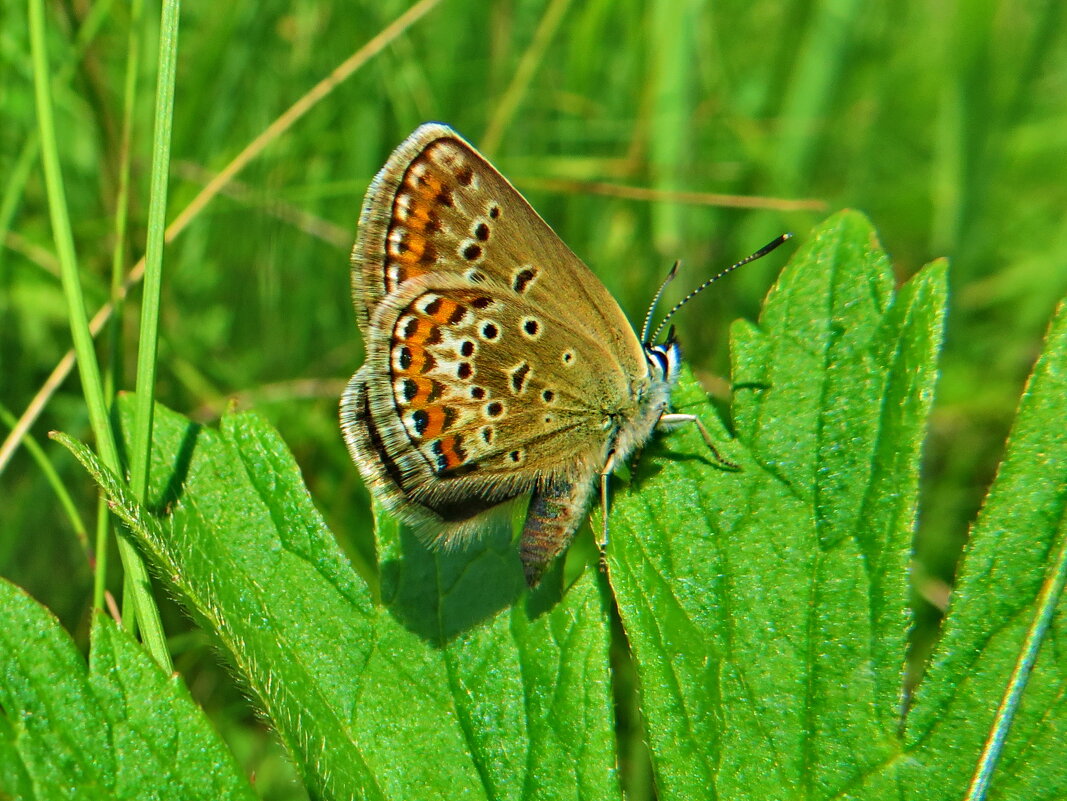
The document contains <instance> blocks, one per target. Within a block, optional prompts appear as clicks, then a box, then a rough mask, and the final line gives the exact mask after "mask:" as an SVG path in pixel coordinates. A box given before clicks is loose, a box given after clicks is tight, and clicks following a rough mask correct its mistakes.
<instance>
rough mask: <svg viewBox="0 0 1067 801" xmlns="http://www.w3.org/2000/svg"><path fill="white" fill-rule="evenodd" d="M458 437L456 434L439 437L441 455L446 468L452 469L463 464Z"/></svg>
mask: <svg viewBox="0 0 1067 801" xmlns="http://www.w3.org/2000/svg"><path fill="white" fill-rule="evenodd" d="M459 439H460V438H459V436H458V435H457V434H449V435H448V436H447V437H441V440H440V443H441V456H442V457H443V458H444V461H445V469H446V470H452V469H454V468H456V467H459V466H460V465H461V464H463V461H464V458H465V456H464V455H463V454H461V452H460V449H459Z"/></svg>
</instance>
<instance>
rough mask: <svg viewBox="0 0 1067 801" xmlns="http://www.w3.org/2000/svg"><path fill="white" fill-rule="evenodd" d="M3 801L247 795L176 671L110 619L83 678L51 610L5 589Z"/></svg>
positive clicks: (100, 626) (0, 699) (97, 626)
mask: <svg viewBox="0 0 1067 801" xmlns="http://www.w3.org/2000/svg"><path fill="white" fill-rule="evenodd" d="M0 617H2V618H3V621H4V624H3V626H0V676H2V677H3V679H2V680H0V710H2V711H3V715H2V716H0V796H2V797H3V798H18V799H26V801H30V799H40V801H53V799H62V798H72V799H74V798H76V799H100V800H101V801H112V800H113V799H131V801H132V800H133V799H138V800H139V799H145V798H154V799H160V800H161V801H162V800H163V799H175V800H176V801H177V800H178V799H191V798H204V799H208V798H215V799H234V801H236V799H253V798H255V797H256V794H255V793H254V792H252V788H251V787H250V786H249V784H248V783H247V781H246V780H245V779H244V777H243V776H242V775H241V773H240V771H239V770H238V768H237V765H236V763H235V762H234V759H233V757H232V756H231V755H230V753H229V751H227V749H226V746H225V744H224V743H223V742H222V741H221V740H220V739H219V736H218V734H216V732H215V730H214V729H213V728H212V727H211V724H210V723H209V722H208V720H207V718H206V717H205V716H204V714H203V712H202V711H201V710H200V708H199V707H198V706H197V705H196V704H195V703H194V702H193V700H192V699H191V698H190V697H189V691H188V690H186V688H185V684H184V682H183V681H182V680H181V678H180V677H179V676H177V675H173V676H168V675H167V674H166V673H164V672H163V671H162V670H160V668H159V666H158V665H157V664H156V663H155V662H153V661H152V659H151V658H150V657H149V656H148V654H146V653H145V651H144V649H143V648H141V646H139V645H138V644H137V643H135V642H134V641H133V640H132V639H131V638H130V636H129V635H128V634H127V633H126V632H123V631H121V630H120V629H119V628H118V627H117V626H116V625H115V624H114V623H113V622H112V621H111V620H110V619H108V618H106V617H104V616H102V615H101V616H97V617H96V618H95V619H94V620H93V632H92V656H91V658H90V660H89V666H88V670H87V669H86V665H85V660H84V659H83V658H82V656H81V654H79V653H78V650H77V648H75V646H74V643H73V642H72V641H71V639H70V637H69V636H68V635H67V633H66V632H65V631H64V630H63V628H62V627H61V626H60V625H59V622H58V621H57V620H56V619H55V618H54V617H52V615H51V614H49V612H48V611H47V610H46V609H44V608H43V607H41V606H40V605H39V604H37V603H36V602H35V601H33V600H32V599H31V598H29V597H28V596H27V595H26V594H25V593H24V592H22V591H21V590H19V589H18V588H17V587H14V586H12V585H11V584H9V583H8V582H6V581H0Z"/></svg>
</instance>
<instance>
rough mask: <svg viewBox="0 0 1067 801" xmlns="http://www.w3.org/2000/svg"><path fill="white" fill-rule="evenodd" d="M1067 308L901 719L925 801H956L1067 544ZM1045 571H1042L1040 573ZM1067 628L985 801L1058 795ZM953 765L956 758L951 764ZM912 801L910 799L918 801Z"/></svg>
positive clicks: (1053, 637)
mask: <svg viewBox="0 0 1067 801" xmlns="http://www.w3.org/2000/svg"><path fill="white" fill-rule="evenodd" d="M1064 421H1067V306H1062V305H1061V307H1060V308H1059V310H1058V313H1057V315H1056V317H1055V319H1054V320H1053V322H1052V325H1051V327H1050V329H1049V333H1048V336H1047V339H1046V344H1045V350H1044V354H1043V355H1042V356H1041V358H1040V359H1039V360H1038V362H1037V365H1036V367H1035V368H1034V372H1033V374H1032V375H1031V377H1030V380H1029V382H1028V384H1027V388H1026V391H1025V393H1024V394H1023V399H1022V402H1021V404H1020V406H1019V413H1018V416H1017V418H1016V421H1015V425H1014V427H1013V429H1012V433H1011V437H1010V438H1009V440H1008V448H1007V454H1006V456H1005V458H1004V462H1003V464H1002V465H1001V467H1000V470H999V472H998V474H997V478H996V481H994V483H993V486H992V487H991V488H990V490H989V494H988V495H987V496H986V501H985V505H984V507H983V509H982V513H981V515H980V516H979V518H978V521H977V522H976V523H975V525H974V528H973V529H972V531H971V538H970V542H969V546H968V549H967V552H966V554H965V556H964V560H963V564H962V566H961V568H960V571H959V575H958V580H957V583H956V589H955V592H954V593H953V597H952V603H951V606H950V609H949V615H948V619H947V620H946V622H945V626H944V633H943V636H942V638H941V641H940V642H939V644H938V646H937V650H936V651H935V653H934V655H933V657H932V661H931V664H930V667H929V672H928V674H927V676H926V677H925V679H924V680H923V681H922V683H921V684H920V685H919V688H918V691H917V693H916V698H915V704H914V707H913V709H912V710H911V713H910V714H909V715H908V725H907V731H906V740H907V748H908V751H909V753H910V754H912V755H913V760H912V761H910V762H909V763H908V770H909V772H914V773H916V774H920V776H921V777H922V778H924V779H925V780H927V781H928V782H929V787H928V788H927V790H928V792H927V793H926V794H925V795H924V796H923V797H924V798H929V799H939V798H953V799H955V798H962V797H963V794H964V790H965V789H966V787H967V783H968V781H969V780H970V777H971V773H972V771H973V768H974V755H977V753H978V751H979V749H980V748H981V747H982V745H983V742H984V741H985V739H986V736H987V735H988V733H989V730H990V723H991V721H992V719H993V713H994V711H995V710H996V708H997V704H998V703H999V702H1000V699H1001V695H1002V692H1003V690H1004V686H1005V684H1006V683H1007V681H1008V675H1009V672H1010V670H1011V668H1012V666H1013V664H1014V662H1015V660H1016V658H1017V656H1018V655H1019V652H1020V649H1021V647H1022V643H1023V640H1024V638H1025V637H1026V634H1027V630H1028V629H1029V628H1030V627H1031V626H1032V625H1033V622H1034V610H1035V604H1036V601H1037V596H1038V593H1039V592H1040V590H1041V587H1042V585H1043V584H1044V583H1045V582H1046V581H1047V580H1048V574H1049V572H1050V571H1051V570H1053V569H1057V568H1058V569H1060V570H1062V565H1059V564H1055V563H1054V557H1057V554H1058V558H1059V559H1061V560H1062V558H1063V554H1062V550H1063V548H1064V541H1065V539H1067V427H1065V426H1064ZM1050 565H1051V567H1050ZM1065 636H1067V621H1065V619H1064V613H1063V611H1062V610H1061V611H1060V612H1059V614H1058V615H1056V617H1055V618H1054V619H1053V622H1052V628H1051V631H1050V632H1049V633H1048V635H1047V641H1046V642H1045V644H1044V647H1043V648H1042V650H1041V652H1040V655H1039V657H1038V660H1037V664H1036V665H1035V666H1034V668H1033V672H1032V674H1031V675H1030V680H1029V683H1028V685H1027V688H1026V693H1025V695H1024V696H1023V700H1022V704H1021V706H1020V707H1019V709H1018V712H1017V714H1016V719H1015V723H1014V727H1013V729H1012V732H1011V736H1010V737H1009V738H1008V741H1007V745H1006V747H1005V749H1004V752H1003V754H1002V756H1001V760H1000V764H999V766H998V769H997V771H996V773H995V774H994V777H993V782H992V787H991V792H990V796H989V797H990V798H1013V799H1015V798H1017V799H1028V800H1029V799H1034V800H1035V801H1036V800H1037V799H1053V798H1062V797H1063V796H1064V794H1065V793H1067V656H1065V655H1064V653H1063V643H1064V641H1065V640H1064V638H1065ZM961 755H962V756H963V757H964V758H961ZM916 797H918V795H916Z"/></svg>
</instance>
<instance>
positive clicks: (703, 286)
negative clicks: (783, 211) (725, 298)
mask: <svg viewBox="0 0 1067 801" xmlns="http://www.w3.org/2000/svg"><path fill="white" fill-rule="evenodd" d="M792 238H793V235H792V234H782V235H781V236H780V237H778V238H777V239H775V240H774V241H773V242H768V243H767V244H766V245H764V246H763V247H761V248H760V249H759V250H757V251H756V252H755V253H753V254H752V255H751V256H746V257H745V258H743V259H741V261H739V262H737V263H736V264H731V265H730V266H729V267H727V268H726V269H725V270H723V271H722V272H721V273H719V274H718V275H713V276H712V277H711V278H709V279H708V280H707V281H705V282H704V283H703V284H701V285H700V286H698V287H697V288H696V289H694V290H693V291H692V292H690V293H689V294H688V295H686V296H685V297H684V298H682V299H681V300H680V301H678V302H677V303H675V304H674V308H672V309H671V310H670V311H669V312H667V316H666V317H664V318H663V319H662V320H661V321H660V324H659V325H658V326H656V330H655V332H654V333H653V334H652V336H651V338H650V339H649V340H648V341H649V342H653V341H655V340H656V339H657V338H658V337H659V335H660V332H661V331H662V330H663V327H664V326H665V325H667V321H668V320H670V319H671V318H672V317H673V316H674V314H675V312H677V311H678V310H679V309H680V308H682V306H684V305H685V304H687V303H688V302H689V301H691V300H692V299H693V298H695V297H696V296H697V295H699V294H700V293H701V292H703V291H704V290H705V289H707V288H708V287H709V286H711V285H712V284H714V283H715V282H716V281H718V280H719V279H720V278H722V277H723V276H724V275H728V274H730V273H732V272H733V271H734V270H736V269H737V268H738V267H741V266H742V265H745V264H748V263H749V262H750V261H755V260H756V259H762V258H763V257H764V256H766V255H767V254H768V253H770V252H771V251H772V250H774V249H775V248H777V247H778V246H779V245H781V244H783V243H784V242H787V241H788V240H790V239H792ZM676 266H677V265H676ZM673 273H674V271H673V270H672V271H671V275H670V276H668V277H667V281H664V282H663V286H661V287H660V291H659V292H657V293H656V298H655V300H659V296H660V292H662V291H663V289H664V288H665V287H666V285H667V282H668V281H669V280H670V279H671V278H672V277H673ZM655 300H654V301H653V306H655ZM648 314H649V316H650V317H651V316H652V310H651V309H649V312H648ZM646 326H647V323H646ZM641 341H642V342H645V341H646V340H645V338H644V336H642V337H641Z"/></svg>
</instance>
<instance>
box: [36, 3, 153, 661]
mask: <svg viewBox="0 0 1067 801" xmlns="http://www.w3.org/2000/svg"><path fill="white" fill-rule="evenodd" d="M28 11H29V27H30V44H31V49H32V53H33V78H34V81H33V83H34V94H35V98H36V105H37V124H38V132H39V135H40V137H41V161H42V164H43V166H44V174H45V185H46V187H47V190H48V207H49V213H50V215H51V219H52V229H53V236H54V238H55V244H56V254H57V256H58V257H59V262H60V270H61V275H62V280H63V293H64V295H65V296H66V298H67V313H68V315H69V318H70V328H71V337H72V339H73V341H74V350H75V353H77V357H78V372H79V376H80V378H81V382H82V392H83V393H84V395H85V403H86V406H87V407H88V410H89V421H90V424H91V425H92V428H93V434H94V436H95V437H96V446H97V448H98V449H99V451H100V458H101V459H102V460H103V462H104V464H106V465H107V466H108V468H109V469H111V470H113V471H114V472H115V474H116V475H119V476H121V475H122V464H121V461H120V459H119V451H118V447H117V445H116V442H115V435H114V432H113V430H112V428H111V420H110V418H109V417H108V409H107V402H106V399H105V397H104V385H103V381H102V380H101V377H100V365H99V364H98V363H97V360H96V352H95V351H94V350H93V338H92V334H91V333H90V332H89V320H88V317H87V315H86V312H85V299H84V297H83V296H82V289H81V282H80V279H79V275H78V262H77V257H76V254H75V249H74V235H73V233H72V232H71V227H70V215H69V214H68V212H67V201H66V194H65V192H64V188H63V175H62V171H61V169H60V163H59V146H58V143H57V141H56V127H55V118H54V117H53V114H52V90H51V85H50V82H51V77H52V76H51V73H50V72H49V69H48V56H47V49H46V43H45V22H44V3H43V0H28ZM119 554H120V556H121V557H122V564H123V567H124V568H125V570H126V572H127V574H128V575H129V577H130V580H131V584H132V586H133V587H134V594H133V603H134V606H135V608H136V610H137V616H138V618H139V620H140V625H141V628H142V631H143V632H144V639H145V645H146V646H147V647H148V650H149V652H150V653H151V654H152V655H153V656H154V657H155V658H156V660H157V661H158V662H159V663H160V665H162V666H163V667H165V668H166V669H168V670H169V669H170V668H171V662H170V656H169V654H168V653H167V649H166V642H165V640H164V638H163V630H162V626H161V625H160V622H159V610H158V609H157V608H156V605H155V602H154V601H153V599H152V595H151V592H150V587H149V582H148V573H147V571H146V570H145V566H144V562H142V561H141V557H140V555H139V554H138V553H137V551H136V549H135V548H134V547H133V544H132V543H131V542H130V541H129V540H128V539H126V538H124V537H123V538H120V539H119Z"/></svg>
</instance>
